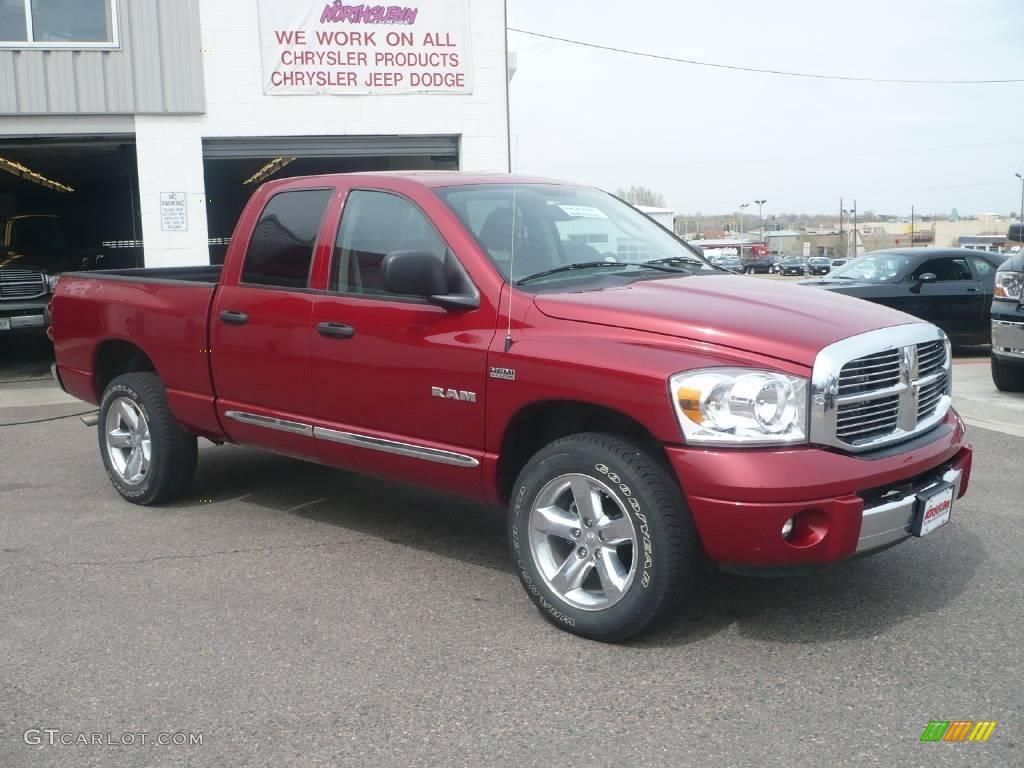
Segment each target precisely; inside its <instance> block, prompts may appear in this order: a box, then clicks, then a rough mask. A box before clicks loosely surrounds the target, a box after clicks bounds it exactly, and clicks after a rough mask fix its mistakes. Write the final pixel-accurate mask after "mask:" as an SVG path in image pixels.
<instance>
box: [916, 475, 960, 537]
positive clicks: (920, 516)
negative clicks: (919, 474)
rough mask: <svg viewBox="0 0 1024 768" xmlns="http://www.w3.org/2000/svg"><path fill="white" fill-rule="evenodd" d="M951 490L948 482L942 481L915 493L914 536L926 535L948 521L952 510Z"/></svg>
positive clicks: (951, 487)
mask: <svg viewBox="0 0 1024 768" xmlns="http://www.w3.org/2000/svg"><path fill="white" fill-rule="evenodd" d="M953 490H954V489H953V486H952V485H951V484H950V483H943V484H942V485H940V486H937V487H936V488H930V489H929V490H927V491H925V492H924V493H919V494H918V495H917V514H916V515H915V516H914V535H915V536H927V535H928V534H929V533H931V532H932V531H934V530H935V529H936V528H941V527H942V526H944V525H945V524H946V523H948V522H949V516H950V514H952V512H953Z"/></svg>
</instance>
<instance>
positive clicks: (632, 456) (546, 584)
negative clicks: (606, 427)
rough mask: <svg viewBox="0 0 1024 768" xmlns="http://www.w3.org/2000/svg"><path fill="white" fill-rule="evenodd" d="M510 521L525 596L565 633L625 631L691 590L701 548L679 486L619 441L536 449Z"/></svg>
mask: <svg viewBox="0 0 1024 768" xmlns="http://www.w3.org/2000/svg"><path fill="white" fill-rule="evenodd" d="M509 523H510V531H509V534H510V539H511V545H512V551H513V555H514V557H515V559H516V564H517V570H518V572H519V578H520V580H521V581H522V583H523V586H524V587H525V589H526V591H527V594H528V595H529V596H530V598H531V599H532V600H533V601H534V603H535V604H536V606H537V607H538V608H539V609H540V611H541V613H542V614H543V615H544V617H545V618H546V619H548V620H549V621H551V622H552V623H553V624H555V625H556V626H557V627H559V628H561V629H564V630H566V631H568V632H573V633H575V634H578V635H583V636H584V637H589V638H592V639H595V640H603V641H615V640H622V639H625V638H627V637H630V636H632V635H635V634H637V633H638V632H641V631H643V630H645V629H647V628H649V627H651V626H653V625H654V624H655V623H657V622H658V621H659V620H660V619H662V618H664V617H665V616H666V615H667V614H668V613H669V612H670V611H671V609H672V608H673V606H674V605H676V604H677V601H678V598H679V597H681V596H683V595H685V594H687V593H688V592H689V591H691V590H692V588H693V584H694V581H695V578H696V570H697V565H698V563H699V558H700V546H699V542H698V540H697V535H696V532H695V529H694V526H693V522H692V520H691V518H690V515H689V512H688V510H687V508H686V502H685V500H684V499H683V495H682V493H681V492H680V490H679V486H678V485H677V484H676V482H675V480H674V479H673V478H672V477H671V475H670V474H669V473H668V472H667V471H666V470H665V468H664V467H663V466H662V465H661V463H660V462H659V461H658V460H657V459H656V458H655V457H654V456H653V455H651V454H649V453H648V452H646V451H644V450H642V449H641V448H639V447H637V446H635V445H633V444H631V443H629V442H626V441H625V440H623V439H620V438H617V437H613V436H611V435H604V434H597V433H585V434H580V435H574V436H572V437H567V438H563V439H561V440H557V441H555V442H554V443H552V444H550V445H548V446H547V447H545V448H544V449H542V450H541V451H540V452H539V453H537V454H536V455H535V456H534V457H533V458H532V459H531V460H530V461H529V462H528V463H527V465H526V467H524V468H523V471H522V472H521V473H520V475H519V478H518V480H517V481H516V485H515V487H514V489H513V494H512V500H511V510H510V519H509Z"/></svg>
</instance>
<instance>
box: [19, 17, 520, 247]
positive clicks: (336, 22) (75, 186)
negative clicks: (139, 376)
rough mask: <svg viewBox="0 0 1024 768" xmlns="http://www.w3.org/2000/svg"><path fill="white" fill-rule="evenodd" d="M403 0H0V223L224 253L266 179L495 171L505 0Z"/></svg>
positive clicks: (504, 71) (504, 165) (65, 243)
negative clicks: (371, 0)
mask: <svg viewBox="0 0 1024 768" xmlns="http://www.w3.org/2000/svg"><path fill="white" fill-rule="evenodd" d="M406 2H407V3H409V4H408V5H404V4H403V5H372V4H359V3H356V2H341V0H0V222H2V221H10V220H12V219H13V218H18V217H26V216H38V217H39V220H40V221H46V222H49V223H50V224H51V225H52V226H50V227H49V228H48V230H47V231H46V232H44V233H43V234H42V235H40V236H41V237H46V238H49V240H48V241H47V242H52V243H53V245H54V247H62V248H67V249H73V248H80V249H84V250H86V251H89V250H90V249H91V252H95V251H96V250H97V249H98V250H99V251H101V252H102V253H101V255H102V257H103V258H102V259H101V260H100V261H99V264H100V265H101V266H104V265H105V266H130V265H139V266H141V265H143V264H145V266H174V265H190V264H205V263H210V262H212V263H218V262H220V261H221V260H222V259H223V256H224V252H225V250H226V247H227V243H228V242H229V241H230V237H231V233H232V229H233V227H234V223H235V221H236V219H237V217H238V214H239V213H240V212H241V210H242V208H243V206H244V205H245V203H246V201H247V200H248V199H249V197H250V196H251V195H252V193H253V191H254V190H255V189H256V188H257V187H258V186H259V184H260V183H261V182H262V181H264V180H267V179H278V178H284V177H287V176H298V175H306V174H313V173H329V172H346V171H368V170H405V169H462V170H473V171H481V170H499V171H504V170H507V169H508V165H509V138H508V67H507V60H508V57H507V52H506V38H505V4H504V2H503V0H420V1H419V3H418V4H417V2H416V0H406ZM57 223H59V227H58V226H57ZM44 229H45V228H44ZM0 231H2V230H0Z"/></svg>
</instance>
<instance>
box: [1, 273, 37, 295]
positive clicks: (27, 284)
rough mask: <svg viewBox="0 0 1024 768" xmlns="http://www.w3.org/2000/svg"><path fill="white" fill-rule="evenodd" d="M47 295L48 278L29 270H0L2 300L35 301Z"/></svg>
mask: <svg viewBox="0 0 1024 768" xmlns="http://www.w3.org/2000/svg"><path fill="white" fill-rule="evenodd" d="M45 294H46V277H45V276H44V275H43V273H42V272H34V271H32V270H29V269H0V300H4V299H7V300H11V299H34V298H36V297H37V296H43V295H45Z"/></svg>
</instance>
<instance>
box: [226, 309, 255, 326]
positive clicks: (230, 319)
mask: <svg viewBox="0 0 1024 768" xmlns="http://www.w3.org/2000/svg"><path fill="white" fill-rule="evenodd" d="M220 319H221V322H223V323H227V324H228V325H245V324H246V323H248V322H249V316H248V315H247V314H245V312H238V311H237V310H234V309H225V310H224V311H223V312H221V313H220Z"/></svg>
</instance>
